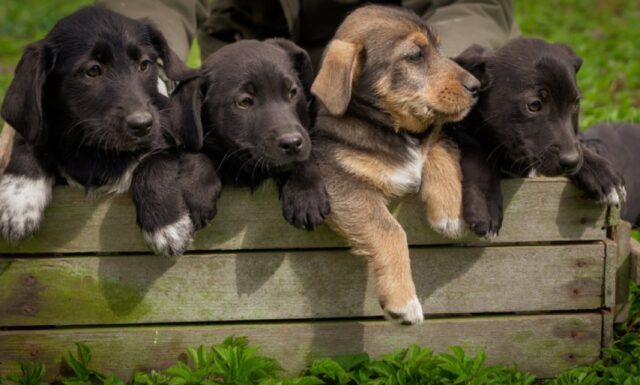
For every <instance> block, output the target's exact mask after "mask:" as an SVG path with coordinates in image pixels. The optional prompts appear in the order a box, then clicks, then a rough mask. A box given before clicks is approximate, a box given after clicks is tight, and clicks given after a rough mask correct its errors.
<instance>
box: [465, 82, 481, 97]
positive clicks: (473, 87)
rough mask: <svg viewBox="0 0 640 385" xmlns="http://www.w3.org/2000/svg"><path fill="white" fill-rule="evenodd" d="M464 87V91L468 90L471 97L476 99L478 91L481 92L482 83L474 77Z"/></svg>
mask: <svg viewBox="0 0 640 385" xmlns="http://www.w3.org/2000/svg"><path fill="white" fill-rule="evenodd" d="M462 85H463V86H464V89H465V90H467V92H468V93H469V94H471V96H473V97H474V98H475V97H477V96H478V91H479V90H480V81H478V79H476V78H474V77H472V78H471V79H469V80H467V81H466V82H464V83H462Z"/></svg>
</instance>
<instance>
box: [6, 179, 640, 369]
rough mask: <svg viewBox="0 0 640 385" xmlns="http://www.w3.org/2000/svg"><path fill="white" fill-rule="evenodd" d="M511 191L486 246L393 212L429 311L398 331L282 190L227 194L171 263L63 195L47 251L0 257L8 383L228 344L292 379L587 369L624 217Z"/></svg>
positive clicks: (573, 196)
mask: <svg viewBox="0 0 640 385" xmlns="http://www.w3.org/2000/svg"><path fill="white" fill-rule="evenodd" d="M503 191H504V197H505V208H506V213H505V219H504V225H503V229H502V232H501V234H500V237H498V238H497V239H495V240H493V241H491V242H486V241H483V240H480V239H478V238H476V237H474V236H471V235H469V236H467V237H465V238H464V239H461V240H458V241H451V240H448V239H445V238H442V237H440V236H438V235H436V234H435V233H434V232H432V231H431V230H430V229H429V228H428V226H427V224H426V222H425V220H424V218H423V209H422V207H421V205H420V203H419V201H418V199H417V198H415V197H410V198H408V199H405V200H401V201H398V202H394V203H393V204H392V205H391V210H392V212H393V213H394V214H395V215H396V216H397V217H398V218H399V219H400V221H401V223H402V224H403V226H404V227H405V229H406V230H407V234H408V239H409V242H410V244H411V256H412V267H413V275H414V280H415V282H416V286H417V290H418V295H419V297H420V299H421V300H422V303H423V306H424V309H425V312H426V313H427V321H426V322H425V323H424V324H423V325H420V326H417V327H400V326H396V325H393V324H390V323H387V322H386V321H384V320H383V319H382V317H381V310H380V308H379V306H378V303H377V300H376V297H375V294H374V290H373V282H372V281H373V280H372V276H371V274H370V272H369V271H368V269H367V265H366V261H365V259H364V258H361V257H355V256H351V255H350V254H349V253H348V250H347V249H346V247H345V243H344V242H343V241H341V240H340V239H339V238H338V237H336V236H335V235H334V234H333V233H332V232H331V231H330V230H329V229H328V228H327V227H326V226H323V227H321V228H320V229H318V230H317V231H315V232H312V233H307V232H304V231H301V230H297V229H295V228H293V227H291V226H289V225H288V224H287V223H286V222H285V221H284V220H283V219H282V216H281V213H280V203H279V202H278V199H277V195H276V193H275V189H274V188H273V186H266V187H264V188H261V189H259V190H258V191H256V192H255V193H254V194H253V195H251V194H250V192H249V191H248V190H243V189H227V190H225V192H224V193H223V196H222V198H221V200H220V203H219V214H218V216H217V218H216V219H215V220H214V221H213V223H212V224H211V225H210V226H209V227H208V228H207V229H206V230H204V231H202V232H200V233H199V234H198V236H197V238H196V240H195V242H194V244H193V247H192V251H191V252H189V253H188V254H187V255H184V256H182V257H180V258H178V259H177V260H175V261H171V260H167V259H164V258H162V257H158V256H154V255H152V254H150V253H149V251H148V249H147V247H146V246H145V244H144V242H143V240H142V238H141V236H140V233H139V231H138V229H137V228H136V226H135V215H134V209H133V206H132V204H131V202H130V198H129V197H127V196H120V197H115V198H109V199H106V198H104V199H94V200H87V199H85V197H84V195H83V193H82V192H80V191H78V190H72V189H69V188H58V189H56V190H55V191H54V200H53V204H52V205H51V207H50V208H49V209H48V211H47V217H46V221H45V223H44V226H43V228H42V230H41V232H40V233H39V235H38V236H37V237H35V238H34V239H32V240H30V241H27V242H23V243H20V244H18V245H9V244H6V243H0V373H7V372H12V371H15V370H16V369H17V364H16V362H18V361H23V360H38V361H43V362H44V363H46V364H47V368H48V376H49V377H50V378H51V377H53V376H55V374H56V373H57V372H58V371H59V370H60V367H61V365H60V362H61V357H62V355H63V353H64V352H66V351H67V350H70V349H73V347H74V345H73V343H74V342H76V341H82V342H85V343H87V344H88V345H89V346H90V347H91V348H92V350H93V356H94V363H95V366H96V367H97V368H99V369H101V370H104V371H107V372H113V373H116V374H118V375H120V376H123V377H125V378H127V377H129V376H130V375H131V373H132V370H133V369H149V368H155V369H161V368H164V367H166V366H168V365H170V364H171V363H174V362H175V360H176V359H177V358H178V356H179V354H180V353H182V352H184V351H185V349H186V348H187V347H190V346H197V345H199V344H207V345H210V344H214V343H219V342H220V341H221V340H222V339H223V338H224V337H226V336H229V335H246V336H248V337H249V338H250V341H251V342H252V343H256V344H259V345H261V346H262V352H263V353H265V354H269V355H273V356H275V357H276V358H278V359H279V361H280V362H281V363H282V364H283V366H284V367H285V368H286V369H287V370H288V371H290V372H292V373H294V372H296V371H298V370H300V369H301V368H302V367H303V366H304V365H305V364H307V363H308V362H309V361H310V360H312V359H314V358H317V357H322V356H331V355H337V354H345V353H356V352H361V351H366V352H368V353H370V354H372V355H379V354H382V353H385V352H390V351H392V350H395V349H398V348H403V347H407V346H408V345H409V344H412V343H417V344H420V345H426V346H430V347H432V348H433V349H435V350H437V351H442V350H445V349H446V348H447V347H448V346H450V345H460V346H462V347H464V348H465V349H468V350H469V351H470V352H474V351H477V350H478V349H484V350H485V351H486V352H487V355H488V361H489V363H498V362H500V363H507V364H509V363H511V362H515V363H517V364H518V366H519V367H520V368H521V369H524V370H528V371H531V372H533V373H535V374H536V375H538V376H542V377H549V376H553V375H555V374H557V373H558V372H560V371H563V370H566V369H568V368H570V367H572V366H574V365H578V364H587V363H590V362H593V361H594V360H596V359H597V358H598V357H599V355H600V349H601V348H602V347H603V346H605V345H607V344H608V343H609V342H610V339H611V332H612V327H613V322H614V319H615V315H616V312H617V311H618V310H621V309H623V308H624V305H625V303H624V302H625V300H626V298H625V297H624V295H625V293H626V291H625V288H626V285H627V282H628V279H629V273H630V271H631V270H633V269H634V268H635V265H634V264H633V263H631V262H629V260H630V259H629V258H628V257H627V255H622V254H623V253H624V252H625V251H626V253H627V254H628V249H629V247H628V246H625V245H626V244H628V236H626V237H625V236H624V234H623V233H624V231H621V230H617V229H616V228H615V227H613V226H614V225H616V223H617V212H616V210H613V209H607V208H606V207H603V206H601V205H598V204H596V203H594V202H591V201H589V200H586V199H585V198H584V197H583V196H582V193H581V192H579V191H578V190H577V189H576V188H575V187H573V186H572V185H571V184H570V183H568V182H567V181H566V180H565V179H561V178H540V179H533V180H509V181H505V182H504V183H503ZM632 266H633V268H632Z"/></svg>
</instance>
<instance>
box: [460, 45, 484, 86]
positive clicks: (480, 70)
mask: <svg viewBox="0 0 640 385" xmlns="http://www.w3.org/2000/svg"><path fill="white" fill-rule="evenodd" d="M489 55H490V50H489V49H488V48H485V47H483V46H481V45H478V44H473V45H471V46H470V47H469V48H467V49H465V50H464V51H462V53H461V54H460V55H458V56H457V57H456V58H454V59H453V61H455V62H456V63H458V65H460V67H462V68H464V69H465V70H467V71H469V72H470V73H471V74H472V75H473V76H475V77H476V79H478V80H480V84H481V89H486V88H487V87H489V86H490V85H491V78H490V77H489V74H488V73H487V59H488V57H489Z"/></svg>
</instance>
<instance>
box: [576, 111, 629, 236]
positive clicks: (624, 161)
mask: <svg viewBox="0 0 640 385" xmlns="http://www.w3.org/2000/svg"><path fill="white" fill-rule="evenodd" d="M581 141H582V143H583V144H584V145H585V146H587V147H589V148H590V149H592V150H593V151H595V152H597V153H598V154H599V155H601V156H602V157H603V158H606V159H607V160H608V161H609V162H611V164H612V165H613V167H614V168H615V169H616V170H617V171H618V172H620V173H621V174H622V177H623V178H624V185H625V189H626V190H627V200H626V202H625V203H624V205H622V210H621V212H620V216H621V217H622V219H624V220H625V221H627V222H630V223H631V224H632V225H633V227H639V226H640V167H638V166H640V125H638V124H632V123H600V124H596V125H595V126H593V127H591V128H589V129H588V130H587V131H586V132H585V133H584V134H582V137H581Z"/></svg>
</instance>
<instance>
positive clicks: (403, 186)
mask: <svg viewBox="0 0 640 385" xmlns="http://www.w3.org/2000/svg"><path fill="white" fill-rule="evenodd" d="M423 165H424V159H423V157H422V154H421V153H420V151H419V150H418V149H417V148H409V157H408V159H407V160H406V161H405V162H404V164H402V165H401V166H400V167H397V168H396V169H395V170H394V171H393V173H392V174H390V175H389V176H388V181H389V185H390V187H391V190H392V192H393V193H394V194H395V195H398V196H400V195H404V194H409V193H415V192H418V191H419V190H420V181H421V180H422V166H423Z"/></svg>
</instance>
